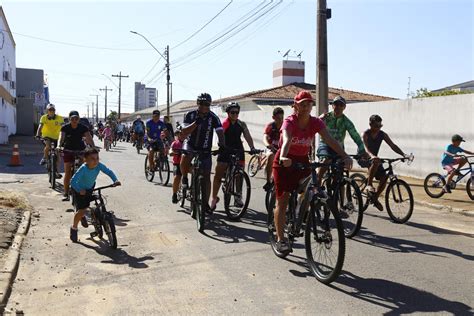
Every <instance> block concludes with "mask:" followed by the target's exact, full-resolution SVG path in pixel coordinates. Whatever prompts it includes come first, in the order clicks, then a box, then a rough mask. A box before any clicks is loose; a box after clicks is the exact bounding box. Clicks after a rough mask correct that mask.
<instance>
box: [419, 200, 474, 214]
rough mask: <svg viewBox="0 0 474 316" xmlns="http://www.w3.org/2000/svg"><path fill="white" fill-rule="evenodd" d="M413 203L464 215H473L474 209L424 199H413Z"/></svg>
mask: <svg viewBox="0 0 474 316" xmlns="http://www.w3.org/2000/svg"><path fill="white" fill-rule="evenodd" d="M415 204H416V205H419V206H426V207H430V208H434V209H437V210H440V211H448V212H450V213H456V214H460V215H464V216H470V217H474V211H471V210H464V209H461V208H455V207H452V206H448V205H439V204H434V203H430V202H426V201H415Z"/></svg>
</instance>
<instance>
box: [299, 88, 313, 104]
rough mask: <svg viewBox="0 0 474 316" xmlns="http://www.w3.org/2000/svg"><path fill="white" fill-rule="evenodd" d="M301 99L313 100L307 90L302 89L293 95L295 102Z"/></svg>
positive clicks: (301, 100)
mask: <svg viewBox="0 0 474 316" xmlns="http://www.w3.org/2000/svg"><path fill="white" fill-rule="evenodd" d="M303 101H313V102H314V99H313V96H312V95H311V93H310V92H309V91H306V90H302V91H300V92H299V93H298V94H297V95H296V96H295V103H301V102H303Z"/></svg>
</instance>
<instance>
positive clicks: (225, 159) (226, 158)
mask: <svg viewBox="0 0 474 316" xmlns="http://www.w3.org/2000/svg"><path fill="white" fill-rule="evenodd" d="M230 156H231V154H230V153H222V154H219V155H217V162H222V163H230ZM237 158H238V161H240V162H243V163H245V153H244V152H243V149H242V152H240V153H238V154H237Z"/></svg>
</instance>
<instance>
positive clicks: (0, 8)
mask: <svg viewBox="0 0 474 316" xmlns="http://www.w3.org/2000/svg"><path fill="white" fill-rule="evenodd" d="M0 14H1V16H2V18H3V20H4V21H5V27H6V31H7V33H8V35H9V36H10V39H11V40H12V43H13V47H16V43H15V39H14V38H13V34H12V31H11V29H10V26H9V25H8V21H7V17H6V16H5V12H4V11H3V6H0Z"/></svg>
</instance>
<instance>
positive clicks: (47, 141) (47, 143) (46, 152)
mask: <svg viewBox="0 0 474 316" xmlns="http://www.w3.org/2000/svg"><path fill="white" fill-rule="evenodd" d="M50 149H51V140H50V139H45V140H44V149H43V158H44V159H45V160H46V159H48V158H49V150H50Z"/></svg>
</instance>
